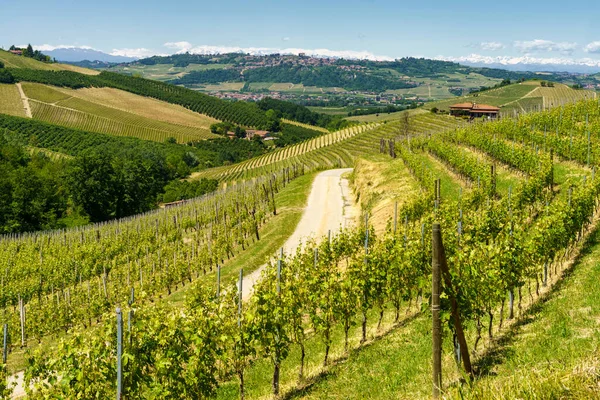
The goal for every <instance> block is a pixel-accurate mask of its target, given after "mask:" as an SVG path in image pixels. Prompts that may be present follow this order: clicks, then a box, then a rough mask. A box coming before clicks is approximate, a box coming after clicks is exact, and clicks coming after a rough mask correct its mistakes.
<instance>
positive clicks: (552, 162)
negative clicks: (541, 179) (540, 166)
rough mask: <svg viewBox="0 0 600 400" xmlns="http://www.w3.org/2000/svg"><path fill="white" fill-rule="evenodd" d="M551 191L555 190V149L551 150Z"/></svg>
mask: <svg viewBox="0 0 600 400" xmlns="http://www.w3.org/2000/svg"><path fill="white" fill-rule="evenodd" d="M550 164H551V166H550V190H552V189H553V188H554V149H550Z"/></svg>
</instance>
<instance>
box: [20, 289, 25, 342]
mask: <svg viewBox="0 0 600 400" xmlns="http://www.w3.org/2000/svg"><path fill="white" fill-rule="evenodd" d="M19 313H20V316H21V347H25V306H24V305H23V299H22V298H21V297H20V296H19Z"/></svg>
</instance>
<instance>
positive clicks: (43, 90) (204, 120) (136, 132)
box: [21, 82, 217, 143]
mask: <svg viewBox="0 0 600 400" xmlns="http://www.w3.org/2000/svg"><path fill="white" fill-rule="evenodd" d="M21 85H22V88H23V92H24V93H25V95H26V96H27V98H28V99H29V103H30V106H31V110H32V114H33V117H34V118H36V119H39V120H42V121H46V122H50V123H54V124H57V125H63V126H67V127H70V128H75V129H81V130H85V131H90V132H98V133H109V134H114V135H122V136H135V137H139V138H141V139H146V140H154V141H158V142H162V141H165V140H166V139H168V138H170V137H173V138H175V139H176V140H177V142H178V143H187V142H190V141H196V140H202V139H210V138H215V137H217V136H216V135H214V134H212V133H210V129H209V127H210V125H211V124H213V123H215V122H217V120H215V119H214V118H210V117H206V116H204V115H201V114H198V113H194V112H192V111H189V110H187V109H185V108H183V107H181V106H177V105H173V104H169V103H166V102H161V101H158V100H154V99H151V98H147V97H141V96H136V95H133V94H131V93H127V92H123V91H121V90H118V89H110V88H90V89H77V90H76V89H66V88H53V87H50V86H46V85H41V84H38V83H28V82H25V83H22V84H21Z"/></svg>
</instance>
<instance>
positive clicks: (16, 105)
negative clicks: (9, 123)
mask: <svg viewBox="0 0 600 400" xmlns="http://www.w3.org/2000/svg"><path fill="white" fill-rule="evenodd" d="M0 113H2V114H8V115H14V116H16V117H25V116H26V115H25V109H24V108H23V102H22V101H21V96H20V95H19V90H18V89H17V86H15V85H9V84H5V83H0Z"/></svg>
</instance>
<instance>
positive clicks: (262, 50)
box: [189, 45, 394, 61]
mask: <svg viewBox="0 0 600 400" xmlns="http://www.w3.org/2000/svg"><path fill="white" fill-rule="evenodd" d="M189 52H190V53H192V54H206V55H208V54H223V53H247V54H252V55H265V54H274V53H279V54H299V53H305V54H306V55H309V56H312V57H332V58H348V59H361V60H378V61H393V60H394V58H393V57H388V56H381V55H375V54H373V53H371V52H369V51H355V50H330V49H300V48H285V49H280V48H272V47H238V46H208V45H203V46H196V47H193V48H191V49H190V50H189Z"/></svg>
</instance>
